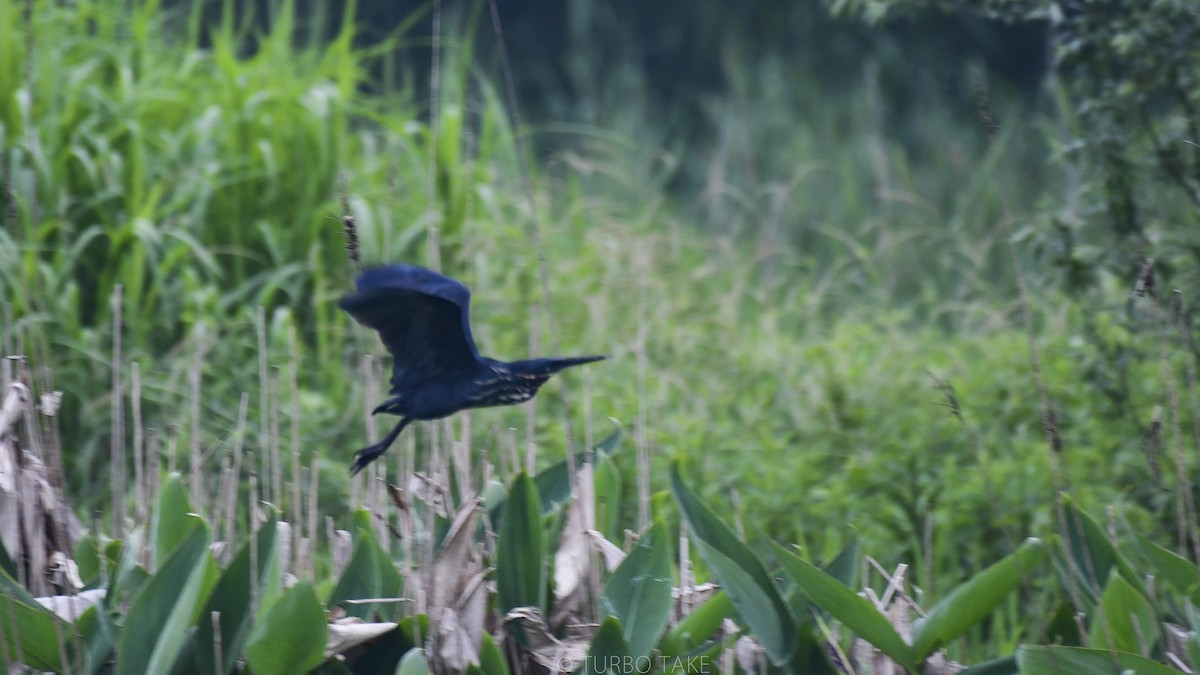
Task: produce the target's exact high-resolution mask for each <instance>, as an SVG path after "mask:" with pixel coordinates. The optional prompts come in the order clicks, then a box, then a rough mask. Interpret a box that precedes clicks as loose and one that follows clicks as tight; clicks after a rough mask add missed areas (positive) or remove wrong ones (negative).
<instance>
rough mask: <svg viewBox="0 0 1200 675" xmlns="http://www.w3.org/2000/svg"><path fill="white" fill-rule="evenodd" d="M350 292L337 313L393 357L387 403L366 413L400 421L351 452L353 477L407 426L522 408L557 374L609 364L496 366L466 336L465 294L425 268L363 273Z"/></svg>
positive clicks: (567, 361)
mask: <svg viewBox="0 0 1200 675" xmlns="http://www.w3.org/2000/svg"><path fill="white" fill-rule="evenodd" d="M356 286H357V290H355V291H354V292H353V293H350V294H348V295H346V296H344V297H343V298H342V300H341V302H340V303H338V304H339V306H340V307H341V308H342V309H343V310H345V311H346V312H347V313H349V314H350V316H352V317H354V320H355V321H357V322H359V323H361V324H362V325H364V326H367V327H369V328H372V329H374V330H375V331H376V332H378V333H379V337H380V339H381V340H382V341H383V345H384V346H385V347H387V350H388V351H389V352H390V353H391V355H392V388H391V391H390V392H389V393H390V396H389V397H388V398H387V400H385V401H384V402H383V403H381V404H380V405H379V407H377V408H375V410H374V412H373V413H372V414H379V413H388V414H390V415H398V416H399V417H400V421H399V422H398V423H397V424H396V426H395V427H393V428H392V430H391V431H390V432H388V435H387V436H385V437H384V438H383V440H381V441H379V442H378V443H376V444H374V445H371V446H367V447H365V448H363V449H362V450H359V451H358V452H357V453H355V455H354V464H353V465H352V466H351V467H350V472H351V473H352V474H357V473H358V472H359V471H362V470H363V468H364V467H366V466H367V465H368V464H370V463H371V462H373V461H374V460H375V458H377V457H379V456H380V455H382V454H383V453H384V452H385V451H386V450H387V449H388V446H390V445H391V444H392V442H393V441H395V440H396V437H397V436H399V435H400V432H401V431H402V430H403V429H404V427H406V426H408V424H409V423H410V422H412V421H413V420H435V419H440V418H442V417H447V416H449V415H453V414H454V413H456V412H458V411H460V410H466V409H467V408H485V407H489V406H498V405H511V404H514V403H522V402H524V401H528V400H529V399H531V398H533V397H534V395H535V394H537V391H538V388H539V387H541V386H542V385H543V384H545V383H546V381H547V380H549V379H550V376H551V375H553V374H555V373H557V372H558V371H560V370H562V369H564V368H569V367H571V366H578V365H581V364H584V363H591V362H593V361H600V360H601V359H606V358H608V357H607V356H576V357H567V358H540V359H527V360H524V361H497V360H496V359H490V358H487V357H486V356H480V355H479V350H478V349H476V348H475V340H474V339H473V338H472V337H471V323H470V316H469V312H470V302H471V292H470V291H468V290H467V287H466V286H464V285H462V284H461V283H460V282H458V281H455V280H454V279H451V278H450V277H447V276H444V275H442V274H439V273H437V272H434V271H433V270H428V269H425V268H423V267H415V266H412V265H387V266H384V267H376V268H372V269H368V270H365V271H364V272H362V274H359V275H358V280H357V282H356Z"/></svg>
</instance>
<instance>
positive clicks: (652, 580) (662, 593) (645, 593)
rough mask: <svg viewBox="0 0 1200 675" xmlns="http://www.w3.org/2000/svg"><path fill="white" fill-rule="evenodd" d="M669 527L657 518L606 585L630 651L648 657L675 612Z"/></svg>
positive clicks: (607, 605) (608, 605) (610, 606)
mask: <svg viewBox="0 0 1200 675" xmlns="http://www.w3.org/2000/svg"><path fill="white" fill-rule="evenodd" d="M669 536H670V535H669V534H668V533H667V526H666V525H664V524H663V522H662V520H655V521H654V525H653V526H651V528H650V531H649V532H648V533H647V534H646V536H644V537H642V540H641V541H640V542H638V545H637V547H636V548H634V549H633V552H632V553H630V554H629V555H628V556H626V557H625V559H624V560H622V561H621V564H620V566H618V567H617V569H616V570H615V571H614V572H613V574H612V576H610V577H609V578H608V581H607V582H606V583H605V584H604V591H603V593H602V594H601V597H602V599H603V601H604V608H605V610H606V611H607V612H608V613H609V614H612V615H613V616H615V617H617V618H618V619H620V620H621V625H622V626H623V627H624V633H623V635H624V638H625V642H626V643H627V644H628V645H629V653H630V654H632V655H633V656H634V657H635V658H636V657H639V656H646V655H648V654H649V653H650V650H652V649H653V648H654V645H655V643H657V642H658V636H659V635H661V634H662V631H663V628H665V627H666V625H667V619H668V618H669V617H670V613H671V544H670V542H669Z"/></svg>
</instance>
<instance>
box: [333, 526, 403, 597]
mask: <svg viewBox="0 0 1200 675" xmlns="http://www.w3.org/2000/svg"><path fill="white" fill-rule="evenodd" d="M400 583H401V579H400V573H399V572H397V571H396V565H395V563H393V562H392V560H391V558H390V557H389V556H388V555H387V553H386V552H384V550H383V548H382V547H381V546H380V545H379V542H378V541H376V539H375V533H374V529H373V528H372V527H371V521H370V512H368V511H367V510H366V509H360V510H359V511H358V513H356V514H355V530H354V553H353V554H351V556H350V562H349V563H347V565H346V569H345V570H343V571H342V576H341V578H340V579H338V583H337V586H335V587H334V589H333V591H332V592H331V593H330V595H329V604H330V605H336V604H338V603H340V602H342V601H344V600H361V599H364V598H391V597H396V596H397V595H398V594H399V593H400ZM345 609H346V613H347V614H349V615H351V616H357V617H359V618H361V619H367V620H372V619H374V618H377V617H378V616H380V615H383V616H386V617H388V618H390V617H391V616H393V615H394V612H393V611H392V608H390V607H383V606H381V605H379V604H377V603H371V604H362V605H346V606H345Z"/></svg>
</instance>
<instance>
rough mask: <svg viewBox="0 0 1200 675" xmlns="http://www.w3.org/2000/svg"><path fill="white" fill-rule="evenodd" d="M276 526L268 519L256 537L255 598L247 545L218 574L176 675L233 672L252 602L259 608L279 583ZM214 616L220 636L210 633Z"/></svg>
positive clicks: (242, 643)
mask: <svg viewBox="0 0 1200 675" xmlns="http://www.w3.org/2000/svg"><path fill="white" fill-rule="evenodd" d="M275 525H276V521H275V519H274V518H271V519H269V520H268V521H267V522H265V523H263V525H262V526H261V527H260V528H259V530H258V534H257V535H255V536H256V542H255V544H256V550H255V553H256V554H257V558H258V569H257V571H256V572H255V574H256V576H257V578H256V579H255V582H256V583H255V584H254V587H253V590H254V592H256V593H257V598H253V596H252V593H251V583H250V581H251V577H250V575H251V570H250V542H249V541H247V542H246V543H245V544H244V545H243V546H242V548H241V550H240V551H238V554H237V555H236V556H234V558H233V561H232V562H230V563H229V567H227V568H226V569H225V572H224V573H222V574H221V577H220V580H219V581H218V582H217V585H216V587H215V588H213V591H212V593H211V594H210V595H209V596H208V602H207V603H205V605H204V608H203V609H202V610H201V611H200V616H199V618H198V626H197V630H196V631H194V632H192V633H191V634H190V635H189V637H188V643H187V645H186V646H185V647H184V649H183V651H182V652H181V653H180V657H179V659H178V661H176V663H175V675H184V674H188V673H195V674H203V675H208V674H209V673H215V672H222V673H228V672H230V671H231V670H232V669H233V666H234V663H235V662H236V661H237V659H238V658H240V657H241V654H242V648H243V647H244V646H245V644H246V637H247V635H248V634H249V630H250V620H251V600H252V599H256V600H257V603H258V606H262V603H263V600H264V599H265V598H266V597H267V596H269V595H274V593H273V592H271V593H269V592H268V591H270V589H273V588H275V587H277V586H278V585H279V582H280V576H281V572H282V569H281V567H280V560H279V545H278V539H277V537H276V527H275ZM214 612H216V613H217V617H218V621H219V626H220V635H219V636H216V635H215V634H214V632H213V622H212V615H213V613H214ZM218 637H219V639H220V643H221V655H222V663H221V666H220V668H219V669H218V668H217V667H216V665H215V664H214V663H213V660H214V658H215V650H214V648H213V643H214V641H215V639H217V638H218Z"/></svg>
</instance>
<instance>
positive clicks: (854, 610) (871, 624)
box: [774, 544, 916, 669]
mask: <svg viewBox="0 0 1200 675" xmlns="http://www.w3.org/2000/svg"><path fill="white" fill-rule="evenodd" d="M774 546H775V557H776V558H778V559H779V562H780V564H782V565H783V569H784V571H785V572H787V574H788V576H790V577H791V578H792V581H794V582H795V583H796V586H797V587H799V589H800V592H801V593H803V594H804V595H805V596H807V597H808V599H809V600H811V601H812V602H813V603H814V604H816V605H817V606H818V607H820V608H821V609H823V610H825V611H826V612H829V615H830V616H832V617H833V618H835V619H837V620H838V621H841V622H842V625H843V626H845V627H846V628H848V629H850V630H851V631H853V632H854V633H855V634H857V635H858V636H859V637H860V638H862V639H864V640H866V641H867V642H869V643H871V644H872V645H874V646H875V647H876V648H877V649H879V650H880V651H882V652H883V653H884V654H887V655H888V656H889V657H890V658H891V659H892V660H894V661H896V662H897V663H899V664H901V665H903V666H905V667H906V668H909V669H912V668H913V665H914V662H915V660H916V659H914V658H913V656H912V650H911V649H910V648H909V646H908V645H907V644H905V642H904V639H903V638H901V637H900V634H899V633H897V632H896V629H895V628H893V627H892V624H891V623H890V622H888V620H887V617H885V616H884V615H883V614H882V613H881V612H880V611H879V610H878V609H876V608H875V605H873V604H871V601H870V600H867V599H866V598H864V597H862V596H860V595H858V594H857V593H855V592H854V591H852V590H850V589H849V588H846V587H845V586H843V585H842V584H841V582H839V581H838V580H837V579H835V578H833V577H832V576H830V575H829V574H826V573H825V572H824V571H822V570H821V569H819V568H817V566H815V565H813V564H812V563H809V562H808V561H805V560H801V559H800V558H797V557H796V556H794V555H792V553H791V552H790V551H788V550H787V549H785V548H783V547H782V546H780V545H778V544H775V545H774Z"/></svg>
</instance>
